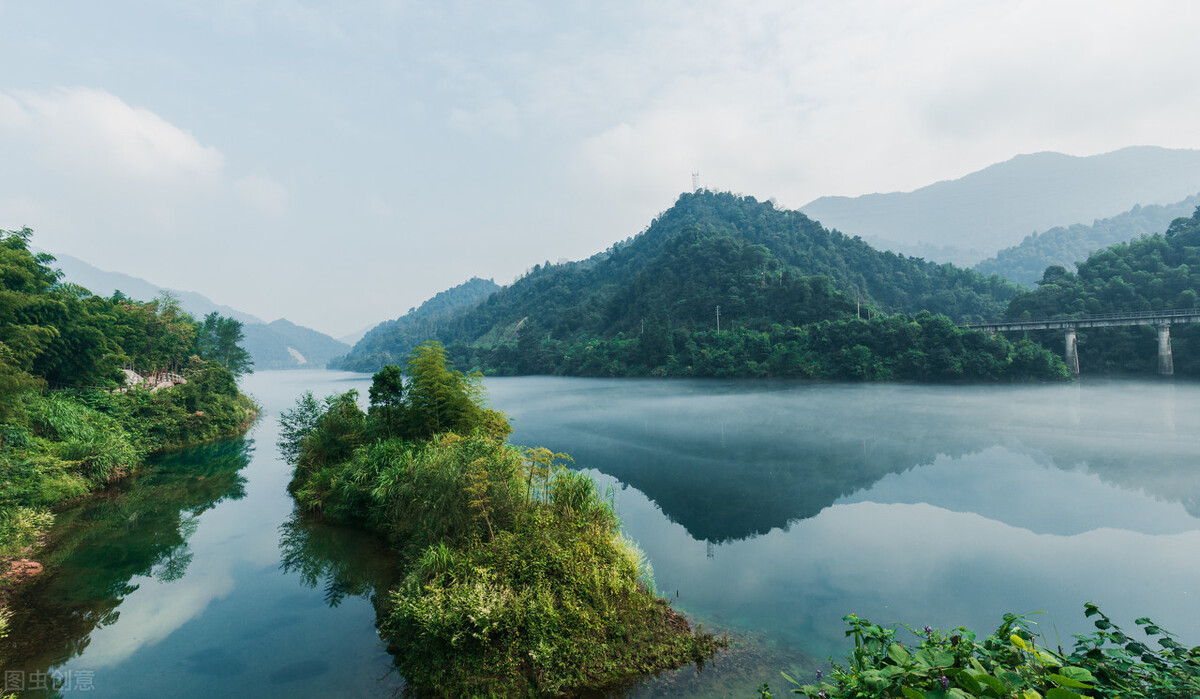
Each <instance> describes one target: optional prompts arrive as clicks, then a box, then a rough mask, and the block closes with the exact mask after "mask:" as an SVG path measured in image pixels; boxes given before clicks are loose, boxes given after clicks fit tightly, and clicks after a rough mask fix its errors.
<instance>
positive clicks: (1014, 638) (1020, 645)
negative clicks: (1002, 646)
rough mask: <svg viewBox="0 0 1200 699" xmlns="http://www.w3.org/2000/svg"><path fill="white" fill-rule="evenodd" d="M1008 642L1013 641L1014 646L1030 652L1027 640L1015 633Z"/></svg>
mask: <svg viewBox="0 0 1200 699" xmlns="http://www.w3.org/2000/svg"><path fill="white" fill-rule="evenodd" d="M1008 640H1010V641H1012V644H1013V645H1014V646H1016V647H1017V648H1020V649H1021V650H1029V644H1027V643H1025V639H1023V638H1021V637H1020V636H1018V635H1017V634H1015V633H1014V634H1013V635H1011V636H1009V637H1008Z"/></svg>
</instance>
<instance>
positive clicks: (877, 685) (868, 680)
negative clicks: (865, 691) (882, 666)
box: [862, 670, 890, 692]
mask: <svg viewBox="0 0 1200 699" xmlns="http://www.w3.org/2000/svg"><path fill="white" fill-rule="evenodd" d="M862 681H863V684H865V685H867V687H869V688H870V689H871V691H874V692H878V691H880V690H883V689H885V688H886V687H887V686H888V684H890V683H889V682H888V681H887V679H886V678H885V677H884V676H883V673H881V672H879V671H878V670H867V671H866V672H864V673H862Z"/></svg>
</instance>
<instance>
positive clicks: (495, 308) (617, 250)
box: [348, 191, 1053, 379]
mask: <svg viewBox="0 0 1200 699" xmlns="http://www.w3.org/2000/svg"><path fill="white" fill-rule="evenodd" d="M1017 292H1018V288H1017V287H1015V286H1013V285H1011V284H1009V283H1007V282H1005V281H1003V280H1002V279H1000V278H999V277H983V276H982V275H979V274H977V273H975V272H972V271H970V270H964V269H959V268H956V267H953V266H950V265H937V264H933V263H930V262H925V261H924V260H918V259H913V258H907V257H904V256H902V255H896V254H893V253H888V252H879V251H877V250H874V249H873V248H871V247H870V246H869V245H867V244H866V243H865V242H863V241H862V240H861V239H859V238H851V237H848V236H845V235H843V234H841V233H838V232H836V231H829V230H827V229H825V228H823V227H822V226H821V225H820V224H818V223H816V222H815V221H813V220H811V219H809V218H808V217H807V216H805V215H804V214H802V213H799V212H796V211H783V210H779V209H776V208H775V207H774V206H773V205H772V204H771V203H769V202H759V201H756V200H755V199H754V198H753V197H741V196H735V195H733V194H729V193H714V192H709V191H700V192H696V193H687V194H683V195H682V196H680V198H679V200H678V201H677V202H676V204H675V205H674V206H673V207H672V208H671V209H669V210H668V211H666V212H664V213H662V214H661V215H660V216H659V217H658V218H657V219H655V220H654V222H653V223H652V224H651V225H650V226H649V227H648V228H647V229H646V230H645V231H644V232H642V233H641V234H639V235H638V236H636V237H634V238H630V239H628V240H626V241H623V242H621V243H618V244H617V245H614V246H613V247H612V248H610V249H608V250H606V251H604V252H602V253H599V254H597V255H594V256H592V257H591V258H589V259H587V260H583V261H580V262H569V263H565V264H555V265H551V264H547V265H545V266H542V265H538V266H535V267H534V268H533V270H532V271H531V272H530V273H529V274H527V275H526V276H525V277H523V278H521V279H520V280H518V281H517V282H515V283H514V284H512V285H511V286H509V287H506V288H504V289H501V290H499V291H497V292H495V293H494V294H492V295H490V296H489V297H488V298H487V299H486V300H485V301H483V302H482V303H480V304H479V305H478V306H475V307H474V308H470V309H467V310H464V311H461V312H458V313H456V314H452V315H449V316H447V317H444V318H442V319H439V320H438V321H437V322H436V323H432V324H430V326H429V327H428V328H427V332H426V334H424V335H423V336H422V335H416V334H414V335H413V336H411V337H410V338H409V340H410V341H419V340H420V339H428V338H436V339H439V340H441V341H442V342H444V343H446V344H447V345H449V350H450V352H451V354H452V356H453V357H454V358H455V361H456V362H457V363H458V365H459V366H461V367H463V368H479V369H483V370H487V371H491V372H496V373H564V374H582V375H639V374H658V375H680V376H724V375H750V376H762V375H769V376H809V377H844V378H893V377H895V378H922V379H931V378H949V377H955V376H958V377H974V378H984V377H998V376H1002V375H1006V372H1008V371H1009V370H1010V366H1011V364H1012V355H1013V352H1014V351H1015V348H1014V347H1013V346H1007V345H1005V346H1000V345H994V346H993V345H989V344H987V343H988V342H989V341H990V340H988V339H986V338H983V337H982V336H981V337H980V338H976V337H975V336H974V335H969V336H967V337H965V338H964V337H963V335H962V333H960V332H959V331H958V330H957V329H956V328H955V327H954V324H953V322H952V321H951V320H950V319H951V318H953V319H956V320H970V319H979V318H987V317H992V316H994V315H996V314H998V313H1000V311H1001V309H1002V308H1003V307H1004V306H1005V304H1006V303H1007V302H1008V300H1009V299H1011V298H1013V297H1014V296H1015V295H1016V293H1017ZM922 311H930V312H932V313H933V314H943V315H931V314H930V313H925V314H924V315H920V316H917V317H915V318H913V317H909V316H907V315H896V316H890V315H888V314H918V313H919V312H922ZM718 314H719V315H718ZM947 316H948V317H947ZM860 318H862V319H861V320H860ZM718 324H719V327H718ZM365 342H366V339H364V343H365ZM362 346H363V343H360V344H359V348H361V347H362ZM359 348H356V351H355V353H356V354H359V352H358V350H359ZM1039 351H1040V350H1039ZM984 355H986V358H984ZM360 356H371V355H368V354H367V353H365V352H364V353H362V354H361V355H360ZM374 356H379V354H376V355H374ZM393 356H399V353H398V352H396V351H393ZM901 357H906V359H904V360H903V361H902V360H901ZM1026 359H1027V360H1028V361H1027V362H1026V364H1027V365H1028V366H1027V367H1026V369H1028V367H1032V366H1034V365H1037V364H1038V361H1040V360H1038V359H1037V358H1035V357H1027V358H1026ZM1042 359H1045V358H1042ZM1047 361H1048V360H1047ZM1051 364H1052V362H1051ZM1021 366H1025V365H1021ZM348 368H349V367H348ZM353 368H357V369H359V370H374V369H376V368H378V364H371V363H367V362H364V363H363V364H359V365H356V366H354V367H353ZM1026 369H1021V370H1020V371H1026ZM1028 370H1029V371H1032V372H1033V373H1037V372H1039V371H1042V370H1047V371H1051V373H1053V368H1052V367H1050V366H1049V365H1045V366H1041V368H1040V369H1028Z"/></svg>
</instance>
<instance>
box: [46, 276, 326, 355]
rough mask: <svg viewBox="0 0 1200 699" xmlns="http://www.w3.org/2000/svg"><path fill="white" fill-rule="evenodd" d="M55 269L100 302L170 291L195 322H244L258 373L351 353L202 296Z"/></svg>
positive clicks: (285, 323) (247, 344) (317, 335)
mask: <svg viewBox="0 0 1200 699" xmlns="http://www.w3.org/2000/svg"><path fill="white" fill-rule="evenodd" d="M54 266H55V267H57V268H58V269H61V270H62V272H63V275H64V276H65V278H66V279H67V281H70V282H71V283H73V284H78V285H79V286H82V287H84V288H85V289H88V290H89V291H91V292H92V293H93V294H96V295H98V296H111V295H112V294H113V292H114V291H118V290H119V291H120V292H121V293H123V294H125V295H126V296H128V297H130V298H134V299H141V300H151V299H154V298H157V297H158V296H159V295H160V294H162V293H163V292H164V291H169V292H170V293H171V294H173V295H175V297H176V298H178V299H179V304H180V306H182V307H183V309H184V310H185V311H187V312H188V313H190V314H191V315H192V316H194V317H196V318H203V317H204V316H206V315H208V314H209V313H213V312H216V313H218V314H220V315H222V316H225V317H227V318H234V319H236V320H239V321H241V322H242V324H243V326H242V331H243V332H244V333H245V341H244V342H243V343H242V345H243V347H244V348H245V349H246V351H247V352H249V353H250V357H251V358H252V359H253V360H254V368H255V369H293V368H301V367H304V368H323V367H324V366H325V364H326V363H327V362H328V361H329V360H330V359H331V358H333V357H336V356H338V355H340V354H342V353H344V352H345V351H346V350H347V349H349V345H347V344H346V343H344V342H341V341H339V340H335V339H333V338H332V337H329V336H328V335H325V334H323V333H320V332H317V331H316V330H311V329H309V328H305V327H301V326H299V325H296V324H294V323H291V322H289V321H287V320H284V319H280V320H276V321H274V322H272V323H265V322H263V321H262V319H260V318H257V317H255V316H253V315H251V314H249V313H245V312H243V311H239V310H237V309H236V308H230V307H229V306H222V305H219V304H217V303H214V302H213V301H212V300H211V299H209V298H208V297H206V296H203V295H201V294H197V293H195V292H192V291H180V290H177V289H164V288H163V287H160V286H157V285H155V284H151V283H150V282H148V281H146V280H145V279H139V278H138V277H133V276H130V275H128V274H122V273H120V272H108V271H105V270H102V269H99V268H98V267H94V266H92V265H90V264H88V263H87V262H84V261H83V260H80V259H79V258H77V257H72V256H70V255H55V262H54Z"/></svg>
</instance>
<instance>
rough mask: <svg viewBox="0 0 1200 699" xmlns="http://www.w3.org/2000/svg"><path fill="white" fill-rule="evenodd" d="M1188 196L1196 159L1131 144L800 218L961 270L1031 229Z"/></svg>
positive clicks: (1020, 159)
mask: <svg viewBox="0 0 1200 699" xmlns="http://www.w3.org/2000/svg"><path fill="white" fill-rule="evenodd" d="M1197 191H1200V151H1197V150H1171V149H1166V148H1157V147H1151V146H1138V147H1131V148H1123V149H1121V150H1118V151H1113V152H1111V153H1105V154H1102V155H1093V156H1089V157H1075V156H1070V155H1063V154H1061V153H1034V154H1031V155H1019V156H1017V157H1015V158H1013V159H1011V160H1008V161H1005V162H1003V163H998V164H996V165H992V166H990V167H987V168H984V169H983V170H979V171H977V172H973V173H971V174H969V175H966V176H964V177H961V178H959V179H956V180H948V181H945V182H938V183H935V184H931V185H929V186H927V187H922V188H920V189H917V190H915V191H912V192H894V193H889V194H868V195H865V196H860V197H821V198H820V199H816V200H814V201H812V202H810V203H809V204H806V205H805V206H802V207H801V211H803V212H805V213H806V214H808V215H809V216H812V217H814V218H816V219H818V220H820V221H821V222H822V223H824V224H825V225H826V226H829V227H832V228H838V229H841V230H844V231H851V232H853V233H855V234H857V235H861V236H862V237H863V238H865V239H866V240H868V241H870V242H871V243H872V244H873V245H875V246H877V247H880V248H887V249H891V250H896V251H899V252H904V253H906V254H909V255H919V256H921V257H925V258H928V259H934V260H940V261H945V262H954V263H955V264H963V265H970V264H974V263H976V262H978V261H979V260H982V259H985V258H987V257H990V256H992V255H995V254H996V251H998V250H1001V249H1004V248H1007V247H1010V246H1013V245H1016V244H1018V243H1019V242H1020V241H1021V240H1022V239H1023V238H1024V237H1025V236H1027V235H1029V234H1030V233H1031V232H1033V231H1044V230H1048V229H1050V228H1053V227H1056V226H1069V225H1072V224H1075V223H1080V222H1084V221H1094V220H1096V219H1100V218H1106V217H1111V216H1115V215H1117V214H1119V213H1120V212H1122V211H1128V210H1129V209H1131V208H1132V207H1133V206H1134V205H1137V204H1141V205H1142V206H1146V205H1149V204H1169V203H1171V202H1176V201H1179V200H1181V199H1183V198H1184V197H1187V196H1189V195H1191V194H1195V193H1196V192H1197Z"/></svg>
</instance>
